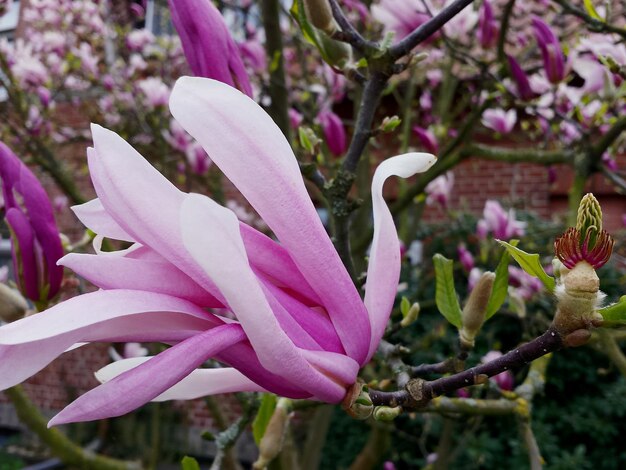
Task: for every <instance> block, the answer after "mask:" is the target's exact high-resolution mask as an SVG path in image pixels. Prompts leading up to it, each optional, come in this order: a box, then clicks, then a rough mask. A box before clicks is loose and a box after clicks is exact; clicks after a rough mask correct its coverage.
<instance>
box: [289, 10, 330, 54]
mask: <svg viewBox="0 0 626 470" xmlns="http://www.w3.org/2000/svg"><path fill="white" fill-rule="evenodd" d="M289 12H290V13H291V16H293V17H294V19H295V20H296V21H297V22H298V24H299V25H300V29H301V30H302V34H303V35H304V39H306V41H307V42H308V43H309V44H312V45H314V46H315V47H316V48H317V49H318V50H319V51H320V53H321V55H322V58H323V59H324V60H325V61H327V57H326V51H325V50H324V47H323V46H322V44H321V42H320V38H319V35H318V32H317V29H316V28H315V26H313V25H312V24H311V23H310V22H309V20H308V18H307V17H306V13H305V10H304V1H303V0H294V1H293V4H292V5H291V9H290V10H289Z"/></svg>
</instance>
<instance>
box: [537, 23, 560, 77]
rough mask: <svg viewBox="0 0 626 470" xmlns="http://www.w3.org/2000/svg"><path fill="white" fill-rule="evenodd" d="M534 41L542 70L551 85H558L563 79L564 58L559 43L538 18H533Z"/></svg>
mask: <svg viewBox="0 0 626 470" xmlns="http://www.w3.org/2000/svg"><path fill="white" fill-rule="evenodd" d="M533 29H534V31H535V39H537V44H538V45H539V49H541V56H542V57H543V68H544V69H545V71H546V75H547V76H548V80H550V82H551V83H559V82H560V81H561V80H563V78H564V77H565V57H564V55H563V51H562V50H561V43H560V42H559V40H558V38H557V37H556V35H555V34H554V32H553V31H552V30H551V29H550V27H549V26H548V25H547V24H546V23H545V22H544V21H543V20H542V19H541V18H539V17H537V16H534V17H533Z"/></svg>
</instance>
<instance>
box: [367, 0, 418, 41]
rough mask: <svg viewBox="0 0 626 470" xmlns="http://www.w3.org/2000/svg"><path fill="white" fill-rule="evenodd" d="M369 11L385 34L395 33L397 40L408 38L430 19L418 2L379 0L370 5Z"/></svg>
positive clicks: (409, 0)
mask: <svg viewBox="0 0 626 470" xmlns="http://www.w3.org/2000/svg"><path fill="white" fill-rule="evenodd" d="M371 10H372V16H373V17H374V18H375V19H376V20H377V21H379V22H380V23H382V24H383V26H384V27H385V32H387V33H389V32H392V33H395V34H396V38H397V39H402V38H404V37H405V36H408V35H409V33H411V32H412V31H413V30H414V29H415V28H417V27H418V26H420V25H422V24H423V23H425V22H426V21H428V20H429V19H430V15H429V14H428V13H427V12H426V11H425V10H424V5H423V3H421V2H420V1H419V0H406V1H397V0H381V2H380V3H377V4H375V5H372V8H371Z"/></svg>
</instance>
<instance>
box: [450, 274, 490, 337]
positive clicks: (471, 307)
mask: <svg viewBox="0 0 626 470" xmlns="http://www.w3.org/2000/svg"><path fill="white" fill-rule="evenodd" d="M495 278H496V275H495V274H494V273H492V272H490V271H486V272H484V273H483V275H482V276H481V277H480V279H479V280H478V283H477V284H476V287H474V290H472V292H471V294H470V296H469V299H468V300H467V303H466V304H465V308H464V309H463V312H462V315H461V322H462V324H463V327H462V328H461V330H460V331H459V339H460V340H461V344H462V345H463V346H464V347H467V348H472V347H474V338H475V337H476V335H477V334H478V332H479V331H480V328H481V326H482V325H483V322H484V321H485V314H486V312H487V304H488V303H489V297H490V296H491V291H492V289H493V281H494V280H495Z"/></svg>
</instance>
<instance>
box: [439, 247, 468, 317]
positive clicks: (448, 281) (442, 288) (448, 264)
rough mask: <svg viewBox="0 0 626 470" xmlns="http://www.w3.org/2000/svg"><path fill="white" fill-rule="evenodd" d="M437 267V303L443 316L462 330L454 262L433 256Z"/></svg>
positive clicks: (440, 256)
mask: <svg viewBox="0 0 626 470" xmlns="http://www.w3.org/2000/svg"><path fill="white" fill-rule="evenodd" d="M433 263H434V265H435V280H436V291H435V302H436V303H437V308H438V309H439V311H440V312H441V314H442V315H443V316H444V317H445V318H446V320H448V321H449V322H450V323H452V324H453V325H454V326H456V327H457V328H461V326H462V325H461V306H460V305H459V299H458V297H457V295H456V289H455V288H454V276H453V272H452V264H453V262H452V260H451V259H447V258H446V257H444V256H442V255H440V254H436V255H435V256H433Z"/></svg>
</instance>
